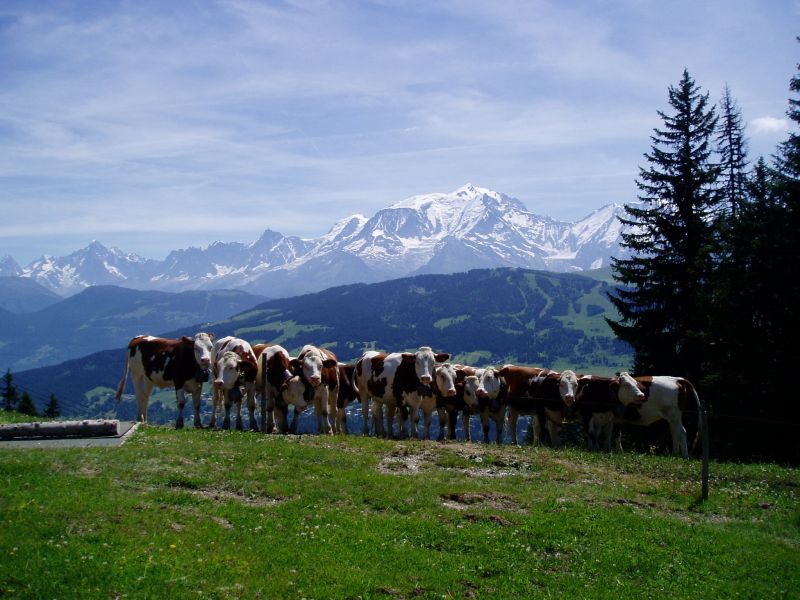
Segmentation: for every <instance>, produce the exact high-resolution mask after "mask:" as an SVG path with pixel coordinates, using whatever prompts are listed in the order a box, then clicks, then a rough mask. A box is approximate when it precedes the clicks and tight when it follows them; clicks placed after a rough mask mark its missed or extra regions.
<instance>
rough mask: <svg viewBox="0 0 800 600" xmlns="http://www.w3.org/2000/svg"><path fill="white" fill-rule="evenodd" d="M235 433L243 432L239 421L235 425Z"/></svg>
mask: <svg viewBox="0 0 800 600" xmlns="http://www.w3.org/2000/svg"><path fill="white" fill-rule="evenodd" d="M236 431H244V426H243V425H242V423H241V421H238V422H237V423H236Z"/></svg>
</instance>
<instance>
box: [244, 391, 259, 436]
mask: <svg viewBox="0 0 800 600" xmlns="http://www.w3.org/2000/svg"><path fill="white" fill-rule="evenodd" d="M244 389H245V392H246V394H247V412H248V413H249V414H250V431H258V421H257V420H256V384H255V382H253V383H247V384H245V386H244Z"/></svg>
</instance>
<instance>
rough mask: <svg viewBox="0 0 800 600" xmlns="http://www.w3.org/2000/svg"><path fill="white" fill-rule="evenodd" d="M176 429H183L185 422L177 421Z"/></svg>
mask: <svg viewBox="0 0 800 600" xmlns="http://www.w3.org/2000/svg"><path fill="white" fill-rule="evenodd" d="M175 429H183V421H176V422H175Z"/></svg>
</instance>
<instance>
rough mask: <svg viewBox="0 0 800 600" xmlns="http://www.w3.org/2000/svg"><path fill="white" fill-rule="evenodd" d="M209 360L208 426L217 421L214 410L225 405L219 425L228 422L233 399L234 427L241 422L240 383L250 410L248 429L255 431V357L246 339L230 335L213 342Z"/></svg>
mask: <svg viewBox="0 0 800 600" xmlns="http://www.w3.org/2000/svg"><path fill="white" fill-rule="evenodd" d="M211 362H212V366H213V372H214V383H213V397H212V408H211V422H210V423H209V427H210V428H212V429H213V428H214V427H216V425H217V410H218V409H219V410H221V409H222V407H223V405H224V407H225V417H224V419H223V422H222V428H223V429H229V428H230V426H231V417H230V409H231V405H232V404H233V403H234V402H235V403H236V407H237V408H236V429H237V430H239V431H241V430H242V429H243V426H242V392H241V389H240V386H244V389H245V398H246V399H247V410H248V411H249V414H250V429H251V430H252V431H258V424H257V423H256V416H255V408H256V379H257V375H258V360H257V359H256V355H255V352H254V351H253V348H252V347H251V346H250V343H249V342H246V341H245V340H243V339H241V338H237V337H233V336H226V337H223V338H220V339H218V340H217V341H216V342H214V346H213V348H212V350H211Z"/></svg>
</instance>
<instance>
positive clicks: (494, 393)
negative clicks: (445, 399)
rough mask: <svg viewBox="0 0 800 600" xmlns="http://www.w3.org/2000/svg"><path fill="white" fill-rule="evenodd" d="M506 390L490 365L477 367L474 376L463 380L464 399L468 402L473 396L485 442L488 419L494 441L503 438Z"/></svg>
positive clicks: (487, 439)
mask: <svg viewBox="0 0 800 600" xmlns="http://www.w3.org/2000/svg"><path fill="white" fill-rule="evenodd" d="M507 392H508V386H507V385H506V382H505V380H503V378H502V377H500V375H498V373H497V369H494V368H492V367H488V368H486V369H478V371H477V372H476V373H475V375H474V376H472V377H467V378H466V380H465V381H464V398H465V400H467V401H468V402H469V401H470V399H472V398H474V399H475V402H477V404H478V412H479V413H480V415H481V426H482V428H483V441H484V442H485V443H488V442H489V422H490V421H494V424H495V443H497V444H499V443H500V442H501V441H502V439H503V422H504V421H505V416H506V394H507Z"/></svg>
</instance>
